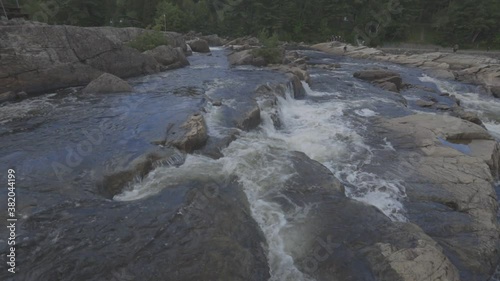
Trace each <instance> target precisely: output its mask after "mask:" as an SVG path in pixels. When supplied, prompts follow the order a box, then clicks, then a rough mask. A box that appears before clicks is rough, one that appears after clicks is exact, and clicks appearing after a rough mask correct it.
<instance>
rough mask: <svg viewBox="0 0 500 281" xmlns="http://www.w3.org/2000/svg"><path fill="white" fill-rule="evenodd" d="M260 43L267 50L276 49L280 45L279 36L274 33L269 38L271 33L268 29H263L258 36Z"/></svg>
mask: <svg viewBox="0 0 500 281" xmlns="http://www.w3.org/2000/svg"><path fill="white" fill-rule="evenodd" d="M257 38H259V41H260V43H261V44H262V45H264V47H267V48H276V47H277V46H278V45H279V39H278V34H277V33H273V35H271V36H269V32H268V31H267V30H266V29H262V30H261V31H260V32H259V34H258V35H257Z"/></svg>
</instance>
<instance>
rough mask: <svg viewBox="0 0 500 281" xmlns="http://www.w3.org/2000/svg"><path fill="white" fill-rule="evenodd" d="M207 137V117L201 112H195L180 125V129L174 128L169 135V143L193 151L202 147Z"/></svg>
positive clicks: (186, 150) (189, 151)
mask: <svg viewBox="0 0 500 281" xmlns="http://www.w3.org/2000/svg"><path fill="white" fill-rule="evenodd" d="M172 137H173V138H172ZM207 139H208V132H207V125H206V123H205V118H204V117H203V115H201V114H194V115H192V116H191V117H190V118H189V119H188V120H187V121H186V122H185V123H184V124H182V125H181V126H180V127H179V130H178V131H175V130H174V131H172V132H171V133H170V134H169V135H168V136H167V144H171V145H173V146H175V147H177V148H178V149H180V150H182V151H185V152H188V153H191V152H193V151H194V150H197V149H201V148H202V147H203V146H204V145H205V143H206V142H207Z"/></svg>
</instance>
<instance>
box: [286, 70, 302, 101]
mask: <svg viewBox="0 0 500 281" xmlns="http://www.w3.org/2000/svg"><path fill="white" fill-rule="evenodd" d="M289 77H290V83H291V85H292V92H293V98H294V99H301V98H304V97H305V96H306V90H305V89H304V87H303V86H302V82H301V81H300V79H299V77H298V76H297V75H290V76H289Z"/></svg>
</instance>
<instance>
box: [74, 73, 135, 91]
mask: <svg viewBox="0 0 500 281" xmlns="http://www.w3.org/2000/svg"><path fill="white" fill-rule="evenodd" d="M82 91H83V93H120V92H132V87H131V86H130V85H129V84H128V83H127V81H124V80H122V79H120V78H119V77H116V76H114V75H113V74H109V73H104V74H102V75H101V76H99V77H98V78H96V79H95V80H93V81H92V82H90V84H88V85H87V87H85V88H84V89H83V90H82Z"/></svg>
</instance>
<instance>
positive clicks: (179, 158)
mask: <svg viewBox="0 0 500 281" xmlns="http://www.w3.org/2000/svg"><path fill="white" fill-rule="evenodd" d="M184 158H185V156H184V155H183V154H181V153H179V152H178V151H176V150H175V149H172V148H166V147H157V148H154V149H152V150H151V151H149V152H146V153H145V154H144V155H142V156H140V157H138V158H136V159H134V160H133V161H132V162H131V163H129V165H128V167H127V168H126V169H123V170H121V171H115V172H113V173H110V174H107V175H104V177H103V180H102V182H101V183H100V184H98V190H99V193H100V194H101V195H102V196H104V197H106V198H113V196H115V195H117V194H120V193H122V192H123V190H124V189H126V188H127V187H128V186H129V185H130V184H132V183H133V182H134V181H136V180H142V179H143V178H145V177H146V176H147V175H148V174H149V172H151V171H152V170H153V169H155V168H157V167H158V166H169V165H172V166H178V165H181V164H182V163H183V162H184Z"/></svg>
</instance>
